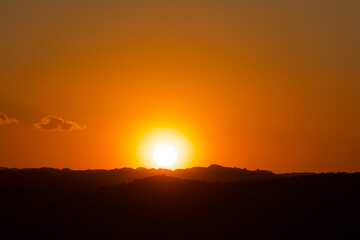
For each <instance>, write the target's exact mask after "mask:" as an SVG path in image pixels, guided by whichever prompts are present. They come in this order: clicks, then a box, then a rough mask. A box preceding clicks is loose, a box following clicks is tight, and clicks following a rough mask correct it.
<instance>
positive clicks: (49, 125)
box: [33, 115, 86, 131]
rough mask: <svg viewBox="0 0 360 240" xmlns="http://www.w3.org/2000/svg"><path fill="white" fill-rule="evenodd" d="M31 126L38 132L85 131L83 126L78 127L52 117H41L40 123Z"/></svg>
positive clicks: (72, 123)
mask: <svg viewBox="0 0 360 240" xmlns="http://www.w3.org/2000/svg"><path fill="white" fill-rule="evenodd" d="M33 126H34V127H35V128H36V129H38V130H40V131H77V130H85V129H86V126H85V125H79V124H77V123H75V122H72V121H68V120H65V119H63V118H61V117H56V116H53V115H48V116H45V117H43V118H42V119H41V121H40V122H37V123H34V124H33Z"/></svg>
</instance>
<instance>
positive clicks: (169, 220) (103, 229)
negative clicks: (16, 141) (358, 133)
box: [0, 166, 360, 239]
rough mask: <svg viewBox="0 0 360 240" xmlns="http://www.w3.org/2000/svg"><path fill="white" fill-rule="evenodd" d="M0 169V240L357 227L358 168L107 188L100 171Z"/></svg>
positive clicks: (153, 180)
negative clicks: (349, 171) (4, 239)
mask: <svg viewBox="0 0 360 240" xmlns="http://www.w3.org/2000/svg"><path fill="white" fill-rule="evenodd" d="M213 167H216V168H218V166H213ZM211 168H212V167H210V168H209V169H211ZM138 170H139V171H145V170H144V169H138ZM138 170H136V171H138ZM197 170H199V169H197ZM201 170H203V169H200V171H201ZM227 170H229V169H227ZM227 170H226V169H225V171H227ZM230 170H231V169H230ZM230 170H229V171H230ZM28 171H29V172H28ZM42 171H44V172H46V174H45V173H41V172H42ZM113 171H125V170H113ZM185 171H187V170H185ZM210 171H211V170H210ZM0 172H1V173H0V176H1V185H0V193H1V194H0V206H1V213H0V230H1V234H2V235H3V236H4V235H5V234H9V233H10V234H11V236H12V237H11V238H8V239H28V238H36V239H328V238H334V237H335V238H337V239H356V238H357V234H358V227H359V224H360V205H359V203H360V192H359V189H360V174H359V173H354V174H347V173H337V174H333V173H329V174H316V175H314V174H312V175H301V176H298V175H296V174H295V175H291V174H290V175H286V176H285V175H282V176H281V177H274V174H272V173H270V172H262V173H264V174H265V175H266V174H268V176H266V177H264V178H259V179H257V178H249V179H248V180H246V181H238V182H231V181H230V180H229V179H233V178H230V177H229V178H228V179H227V180H226V181H228V182H226V181H223V183H220V182H205V181H197V180H184V179H179V178H175V177H169V176H152V177H147V178H144V179H138V180H135V181H132V182H131V183H123V184H114V183H115V182H114V179H115V177H114V176H112V177H109V176H107V175H106V172H107V171H95V172H92V173H96V174H95V175H96V177H94V176H93V177H86V178H85V177H79V176H78V175H76V174H80V173H84V172H78V171H74V172H73V171H70V170H54V169H52V170H51V169H41V170H35V169H32V170H9V169H3V170H1V171H0ZM14 172H16V174H14ZM35 172H37V173H38V174H39V176H41V177H36V175H37V174H35ZM63 172H64V173H63ZM85 172H86V171H85ZM110 172H111V171H110ZM125 172H126V171H125ZM130 172H131V171H130ZM29 173H31V174H29ZM40 173H41V174H40ZM100 173H102V174H103V175H101V174H100ZM62 174H64V175H66V176H67V177H64V176H61V177H59V175H62ZM72 174H74V175H72ZM229 174H230V173H229ZM80 175H81V174H80ZM90 175H91V174H90ZM114 175H116V174H114ZM210 175H211V174H210ZM265 175H264V176H265ZM70 176H72V177H70ZM102 176H103V180H102V182H99V181H100V180H99V179H102ZM191 176H195V173H194V175H191ZM269 176H270V177H269ZM275 176H276V175H275ZM197 177H199V178H203V179H204V178H205V177H204V176H200V175H198V176H197ZM31 178H32V179H31ZM46 178H48V179H49V180H48V181H47V183H43V182H41V181H46ZM19 179H21V180H19ZM24 179H27V180H28V181H29V182H28V183H27V182H25V181H24ZM128 179H131V176H128ZM205 179H207V180H209V179H213V178H212V177H209V178H205ZM225 179H226V178H225ZM244 179H245V178H244ZM16 181H17V183H16ZM62 181H66V184H64V183H63V182H62ZM81 181H85V182H81ZM86 181H92V182H91V183H87V182H86ZM117 181H124V180H123V179H121V178H120V177H119V179H117ZM225 182H226V183H225ZM102 183H106V184H104V186H100V185H101V184H102ZM351 234H356V235H354V236H353V237H350V236H351Z"/></svg>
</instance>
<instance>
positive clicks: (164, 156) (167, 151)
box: [153, 145, 177, 167]
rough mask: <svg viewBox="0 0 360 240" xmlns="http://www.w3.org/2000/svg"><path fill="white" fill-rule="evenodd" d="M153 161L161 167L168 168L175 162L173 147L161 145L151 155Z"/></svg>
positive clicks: (175, 156) (175, 155)
mask: <svg viewBox="0 0 360 240" xmlns="http://www.w3.org/2000/svg"><path fill="white" fill-rule="evenodd" d="M153 158H154V161H155V162H156V164H157V165H159V166H161V167H169V166H171V165H173V164H174V163H175V162H176V159H177V152H176V150H175V148H174V147H173V146H170V145H161V146H159V147H157V148H156V149H155V151H154V154H153Z"/></svg>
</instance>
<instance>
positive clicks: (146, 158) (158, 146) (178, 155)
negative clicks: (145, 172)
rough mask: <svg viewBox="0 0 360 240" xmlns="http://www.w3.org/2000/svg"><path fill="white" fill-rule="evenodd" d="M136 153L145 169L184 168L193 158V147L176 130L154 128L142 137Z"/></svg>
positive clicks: (184, 136) (185, 137)
mask: <svg viewBox="0 0 360 240" xmlns="http://www.w3.org/2000/svg"><path fill="white" fill-rule="evenodd" d="M137 152H138V156H139V158H140V161H141V165H142V166H144V167H146V168H168V169H177V168H186V167H188V165H189V161H190V160H191V158H192V156H193V145H192V143H191V142H190V140H189V139H188V138H187V136H186V135H185V134H183V133H182V132H180V131H178V130H176V129H172V128H156V129H153V130H152V131H149V132H148V133H147V134H145V136H143V138H142V139H141V141H140V142H139V144H138V149H137Z"/></svg>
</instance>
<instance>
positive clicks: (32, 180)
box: [0, 165, 311, 190]
mask: <svg viewBox="0 0 360 240" xmlns="http://www.w3.org/2000/svg"><path fill="white" fill-rule="evenodd" d="M308 174H311V173H291V174H274V173H272V172H271V171H265V170H256V171H250V170H247V169H240V168H229V167H222V166H219V165H211V166H209V167H193V168H188V169H177V170H174V171H172V170H168V169H146V168H137V169H132V168H122V169H112V170H70V169H54V168H38V169H36V168H27V169H16V168H13V169H9V168H0V185H1V184H20V185H24V186H36V187H42V188H54V187H56V188H67V189H74V190H77V189H88V188H94V187H100V186H103V185H114V184H115V185H116V184H122V183H129V182H131V181H133V180H135V179H140V178H145V177H151V176H156V175H166V176H170V177H176V178H180V179H189V180H199V181H205V182H219V183H230V182H238V181H255V180H270V179H277V178H284V177H291V176H299V175H308Z"/></svg>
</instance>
